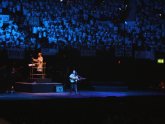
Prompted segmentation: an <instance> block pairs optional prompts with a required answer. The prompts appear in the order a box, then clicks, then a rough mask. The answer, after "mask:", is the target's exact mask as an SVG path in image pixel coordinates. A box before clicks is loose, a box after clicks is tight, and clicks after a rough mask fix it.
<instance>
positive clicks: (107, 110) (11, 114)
mask: <svg viewBox="0 0 165 124" xmlns="http://www.w3.org/2000/svg"><path fill="white" fill-rule="evenodd" d="M119 89H120V90H119V91H117V88H116V91H115V90H114V89H113V90H112V91H82V90H80V91H79V94H74V93H72V94H71V93H70V92H68V91H64V92H61V93H57V92H54V93H23V92H15V93H1V94H0V110H1V111H0V118H2V117H3V118H5V119H7V120H9V121H10V122H12V123H14V124H22V123H23V122H26V123H27V124H31V123H41V124H46V123H49V124H53V123H57V124H69V123H71V122H72V124H77V123H80V122H84V123H87V124H88V123H95V124H97V123H99V124H108V123H110V122H111V121H110V120H109V118H112V120H113V121H114V122H118V121H121V122H125V123H127V124H131V123H129V121H130V119H131V120H133V121H139V119H137V118H136V117H138V118H140V122H141V121H142V120H141V119H142V118H143V117H144V118H143V119H144V121H142V122H151V120H149V118H150V119H153V120H154V121H159V122H160V121H162V120H163V119H164V114H161V113H162V112H164V110H165V107H164V104H165V101H164V98H165V92H164V91H140V90H139V91H137V90H136V91H130V90H127V91H124V90H123V91H121V89H122V88H119ZM139 115H142V116H143V117H142V116H139ZM158 116H159V118H157V117H158ZM73 117H74V118H73ZM123 119H124V120H123ZM104 121H107V123H105V122H104ZM109 121H110V122H109ZM163 122H165V121H164V120H163ZM112 124H113V123H112ZM162 124H163V123H162Z"/></svg>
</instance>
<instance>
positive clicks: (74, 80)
mask: <svg viewBox="0 0 165 124" xmlns="http://www.w3.org/2000/svg"><path fill="white" fill-rule="evenodd" d="M69 80H70V83H71V85H70V86H71V89H70V90H71V91H70V92H72V91H75V93H76V94H77V81H78V80H80V79H79V76H78V74H77V72H76V70H73V71H72V73H71V74H70V75H69Z"/></svg>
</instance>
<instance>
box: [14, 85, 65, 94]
mask: <svg viewBox="0 0 165 124" xmlns="http://www.w3.org/2000/svg"><path fill="white" fill-rule="evenodd" d="M15 91H16V92H29V93H48V92H57V93H59V92H63V85H62V84H56V83H44V84H41V83H40V84H39V83H38V84H37V83H36V84H33V83H29V84H28V83H26V84H21V83H16V85H15Z"/></svg>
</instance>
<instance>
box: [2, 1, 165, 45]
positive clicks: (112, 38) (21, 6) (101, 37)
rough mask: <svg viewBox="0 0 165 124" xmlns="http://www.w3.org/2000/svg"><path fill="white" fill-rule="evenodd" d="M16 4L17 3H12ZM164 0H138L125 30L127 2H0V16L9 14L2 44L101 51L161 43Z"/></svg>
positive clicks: (162, 43)
mask: <svg viewBox="0 0 165 124" xmlns="http://www.w3.org/2000/svg"><path fill="white" fill-rule="evenodd" d="M15 3H16V4H15ZM163 3H164V1H163V0H159V1H153V0H147V1H145V0H142V1H140V0H136V3H135V4H136V7H137V12H136V13H135V14H136V18H135V19H134V20H133V21H131V22H133V23H134V24H133V25H130V26H129V21H125V20H129V17H128V15H129V12H130V11H132V10H131V9H130V6H129V5H130V4H129V1H128V0H124V1H123V0H117V1H116V0H111V1H109V0H90V1H88V0H47V1H44V0H36V1H32V0H17V1H14V0H2V2H1V4H0V6H1V8H2V9H1V14H8V15H10V21H9V23H8V24H2V26H1V29H0V45H1V46H2V47H3V46H7V47H10V46H17V47H20V46H21V47H32V48H41V47H48V48H50V47H51V48H52V47H58V48H59V47H62V48H63V47H64V46H72V47H74V48H82V47H83V48H100V47H101V46H113V45H125V44H126V45H131V46H137V47H143V48H155V47H156V48H157V47H160V46H162V45H165V43H164V38H165V32H164V31H163V28H164V24H163V23H158V22H163V20H164V13H165V10H164V8H165V7H164V5H165V4H163Z"/></svg>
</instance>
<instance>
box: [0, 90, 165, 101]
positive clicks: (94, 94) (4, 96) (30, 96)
mask: <svg viewBox="0 0 165 124" xmlns="http://www.w3.org/2000/svg"><path fill="white" fill-rule="evenodd" d="M129 96H131V97H132V96H135V97H136V96H165V92H164V91H79V93H78V94H75V93H70V92H62V93H25V92H15V93H0V100H44V99H45V100H47V99H65V98H67V99H79V98H106V97H107V98H108V97H129Z"/></svg>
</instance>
